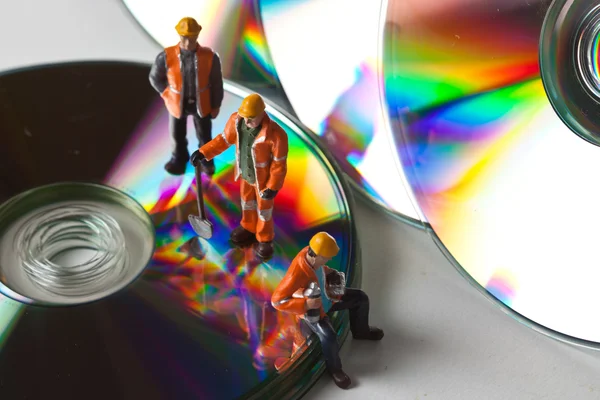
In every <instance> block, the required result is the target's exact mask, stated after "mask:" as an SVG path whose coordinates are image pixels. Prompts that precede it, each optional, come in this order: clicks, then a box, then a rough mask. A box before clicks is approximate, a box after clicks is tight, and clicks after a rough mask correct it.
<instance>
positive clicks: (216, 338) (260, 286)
mask: <svg viewBox="0 0 600 400" xmlns="http://www.w3.org/2000/svg"><path fill="white" fill-rule="evenodd" d="M226 89H227V92H226V95H225V100H224V102H223V105H222V108H221V113H220V115H219V117H218V118H217V119H215V120H214V121H213V137H214V136H216V135H217V134H219V133H220V130H222V129H223V127H224V125H225V122H226V120H227V118H228V117H229V116H230V115H231V114H232V113H233V112H235V111H236V110H237V108H238V107H239V104H240V102H241V100H242V98H243V97H244V96H245V95H246V94H245V92H243V91H242V90H241V89H238V88H237V87H235V86H231V85H229V84H228V85H227V87H226ZM267 111H268V112H269V113H270V116H271V117H272V118H273V119H274V120H275V121H276V122H278V123H279V124H280V125H281V126H282V127H284V129H285V130H286V132H287V134H288V141H289V155H288V174H287V176H286V181H285V184H284V187H283V189H282V190H281V191H280V192H279V193H278V195H277V198H276V201H275V210H274V214H273V219H274V221H275V232H276V238H275V245H276V251H275V255H274V257H273V258H272V259H271V260H269V261H268V262H264V263H263V262H261V261H259V260H257V259H256V256H255V254H254V252H253V250H252V249H251V248H237V247H232V246H231V244H230V243H229V241H228V240H229V234H230V232H231V230H232V229H233V228H235V227H236V226H237V225H238V224H239V220H240V218H241V213H240V196H239V183H238V182H235V181H234V179H233V177H234V169H233V167H234V162H235V153H234V148H233V147H232V148H230V149H228V150H227V151H226V152H224V153H223V154H222V155H220V156H219V157H217V158H216V159H215V164H216V174H215V175H214V177H213V178H212V180H211V179H209V178H206V177H205V176H203V181H202V182H201V184H202V185H203V193H204V198H205V206H206V211H207V215H208V218H209V219H210V220H211V221H212V222H213V225H214V236H213V237H212V238H211V239H210V240H204V239H200V238H198V237H196V235H195V233H194V232H193V230H192V229H191V227H190V225H189V223H188V221H187V216H188V214H190V213H197V206H196V201H195V196H196V194H195V193H196V189H195V185H196V184H197V183H196V182H195V178H194V171H193V168H192V167H191V165H190V166H188V170H187V171H186V173H185V175H182V176H170V175H168V174H167V173H166V172H165V171H164V168H163V166H164V163H165V162H166V161H168V159H169V157H170V151H169V149H170V148H171V139H170V136H169V134H168V113H167V111H166V109H165V108H164V106H163V103H162V100H160V99H158V100H157V102H156V104H154V105H153V106H152V107H151V108H150V109H149V111H148V113H147V115H146V116H145V117H144V119H142V120H141V121H140V124H139V126H138V128H137V130H136V132H135V133H134V134H133V135H132V137H131V139H130V140H129V144H128V145H127V146H126V147H125V148H124V149H123V151H122V153H121V155H120V157H119V158H118V159H117V161H116V163H115V164H114V168H113V169H112V170H111V171H110V172H109V173H108V174H107V176H106V179H105V183H107V184H109V185H111V186H114V187H117V188H120V189H122V190H123V191H125V192H127V193H129V194H130V195H131V196H133V197H134V198H135V199H137V200H138V201H139V202H140V203H141V204H142V205H143V207H144V208H145V209H146V210H147V211H148V212H149V213H150V214H151V216H152V219H153V221H154V222H155V227H156V235H157V239H156V252H155V254H154V256H153V260H152V263H151V265H150V266H149V267H148V268H147V270H146V272H145V273H144V275H143V278H142V281H143V282H144V284H145V285H150V287H149V288H146V289H144V290H145V291H150V292H152V293H153V295H152V296H149V295H143V294H142V289H141V286H139V287H138V286H134V288H133V291H134V292H136V293H139V296H140V297H142V298H144V301H146V302H147V303H148V304H149V305H150V306H151V307H153V308H156V309H157V310H158V309H160V308H161V307H160V301H158V300H156V298H157V297H160V298H162V299H163V300H162V301H164V302H167V303H169V304H171V306H172V307H176V308H177V309H179V310H181V312H183V313H185V314H186V315H188V316H189V317H188V318H193V321H195V322H194V324H198V325H200V326H202V329H205V330H209V331H210V332H212V333H211V337H212V339H211V340H210V342H209V343H205V344H204V345H203V346H204V347H203V349H205V350H207V349H209V348H210V349H212V350H210V351H211V354H212V356H213V357H216V358H219V359H220V358H222V357H224V356H227V357H231V356H233V355H232V354H230V353H231V350H227V349H228V348H236V347H237V348H242V349H244V350H243V352H244V354H242V355H239V356H236V357H238V358H239V360H240V361H239V365H237V366H235V365H231V366H229V367H228V368H231V369H233V370H234V371H235V373H236V374H240V379H239V380H236V382H237V383H236V385H237V386H236V385H233V386H231V385H230V386H231V387H229V388H228V389H227V390H226V391H225V392H227V393H221V394H220V395H222V396H225V397H227V398H229V397H230V396H231V395H232V394H234V392H235V395H236V396H239V395H242V394H244V393H245V391H247V390H250V389H251V388H252V386H253V385H261V382H264V381H266V380H267V379H269V377H270V376H271V375H272V374H274V373H275V371H274V369H273V362H274V360H275V359H276V358H279V357H289V355H290V353H291V350H292V341H293V332H294V328H295V326H296V322H295V320H294V319H293V317H292V316H290V315H284V314H281V313H279V312H277V311H276V310H275V309H273V308H272V306H271V303H270V297H271V293H272V292H273V290H274V289H275V287H276V285H277V284H278V283H279V281H280V279H281V278H282V277H283V275H284V274H285V271H286V269H287V267H288V266H289V263H290V262H291V260H292V258H293V257H294V256H295V255H296V254H297V253H298V252H299V251H300V250H301V249H302V248H303V247H304V246H306V245H307V244H308V241H309V239H310V238H311V237H312V235H314V234H315V233H316V232H318V231H321V230H325V231H327V232H329V233H330V234H332V235H333V236H334V237H335V238H336V240H337V241H338V243H339V244H340V247H341V250H342V251H340V256H338V257H336V258H335V259H334V260H332V262H331V265H330V266H331V267H332V268H335V269H338V270H342V271H345V272H346V273H347V274H350V276H352V274H353V270H352V268H351V267H349V266H350V265H352V263H353V262H354V261H353V254H352V250H351V249H352V246H353V244H352V240H353V238H352V237H351V229H350V225H349V224H350V220H349V218H350V214H349V209H348V204H347V202H346V198H345V196H344V194H343V193H341V192H340V187H341V186H340V183H339V181H338V180H337V177H336V176H335V175H333V174H332V170H331V169H330V168H329V167H328V166H327V165H328V163H327V162H326V161H325V160H324V159H323V158H321V156H320V154H319V152H318V151H317V150H316V149H315V148H313V147H311V146H310V145H309V142H307V139H306V138H305V137H304V136H303V134H302V132H301V131H299V130H298V129H297V128H295V127H294V126H293V124H292V122H291V121H289V120H288V119H287V118H285V117H284V116H283V115H281V114H279V113H277V112H275V111H273V110H272V109H270V108H268V109H267ZM188 126H189V132H188V137H189V138H192V137H194V133H193V124H191V121H190V123H189V125H188ZM189 142H190V144H189V146H190V147H189V151H190V153H191V152H192V151H193V150H194V149H195V148H196V146H197V142H196V140H195V139H192V140H190V141H189ZM325 301H326V302H327V300H326V299H325ZM329 306H330V303H328V302H327V304H326V307H329ZM164 316H165V318H167V319H171V318H174V317H173V316H172V315H171V314H170V313H166V314H164ZM173 322H175V321H173ZM207 346H208V347H207ZM219 349H220V350H219ZM237 351H240V350H237ZM171 362H175V363H176V362H177V361H171ZM234 364H235V363H234ZM182 368H183V367H182ZM195 384H196V385H199V384H201V385H205V386H206V387H205V388H202V389H200V391H199V393H204V394H207V393H213V392H214V390H217V387H216V386H215V387H213V386H211V385H217V384H218V382H210V380H206V381H202V380H200V381H197V382H195ZM219 390H221V389H219Z"/></svg>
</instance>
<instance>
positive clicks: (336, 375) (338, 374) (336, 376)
mask: <svg viewBox="0 0 600 400" xmlns="http://www.w3.org/2000/svg"><path fill="white" fill-rule="evenodd" d="M330 374H331V377H332V378H333V381H334V382H335V384H336V385H337V386H338V387H339V388H340V389H348V388H349V387H350V385H351V384H352V380H351V379H350V377H349V376H348V375H346V373H345V372H344V371H342V370H341V369H340V370H338V371H334V372H330Z"/></svg>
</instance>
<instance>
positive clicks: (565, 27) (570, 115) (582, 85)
mask: <svg viewBox="0 0 600 400" xmlns="http://www.w3.org/2000/svg"><path fill="white" fill-rule="evenodd" d="M539 61H540V73H541V77H542V81H543V84H544V88H545V90H546V94H547V95H548V98H549V100H550V103H551V104H552V106H553V108H554V110H555V111H556V113H557V114H558V116H559V117H560V118H561V119H562V121H563V122H564V123H565V124H566V125H567V126H568V127H569V128H570V130H571V131H572V132H573V133H575V134H576V135H578V136H579V137H581V138H583V139H584V140H586V141H588V142H589V143H591V144H594V145H597V146H598V145H600V0H555V1H554V2H553V3H552V5H551V6H550V8H549V10H548V12H547V13H546V18H545V20H544V25H543V27H542V32H541V40H540V48H539Z"/></svg>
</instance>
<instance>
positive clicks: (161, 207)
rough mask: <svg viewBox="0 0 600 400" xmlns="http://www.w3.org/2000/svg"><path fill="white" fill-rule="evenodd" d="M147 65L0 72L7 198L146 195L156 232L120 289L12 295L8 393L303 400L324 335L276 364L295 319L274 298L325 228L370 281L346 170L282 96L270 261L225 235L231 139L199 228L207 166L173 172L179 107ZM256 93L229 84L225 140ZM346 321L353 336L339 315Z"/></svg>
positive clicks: (1, 197)
mask: <svg viewBox="0 0 600 400" xmlns="http://www.w3.org/2000/svg"><path fill="white" fill-rule="evenodd" d="M148 73H149V66H146V65H135V64H121V63H86V64H61V65H52V66H47V67H43V68H36V69H27V70H21V71H17V72H11V73H8V74H3V75H0V111H1V114H2V115H3V117H4V118H2V119H1V120H0V153H1V154H2V161H1V165H2V168H0V202H4V201H5V200H7V199H8V198H10V197H12V196H14V195H16V194H18V193H20V192H23V191H25V190H27V189H30V188H32V187H37V186H40V185H45V184H49V183H53V182H59V181H65V180H71V181H86V182H101V183H104V184H106V185H109V186H112V187H115V188H117V189H120V190H122V191H124V192H125V193H128V194H129V195H130V196H132V197H133V198H134V199H136V200H137V201H138V202H139V203H140V204H141V205H142V206H143V207H144V209H145V210H146V211H147V212H148V213H149V214H150V216H151V218H152V220H153V221H154V227H155V230H156V251H155V253H154V255H153V258H152V261H151V263H150V264H149V265H148V267H147V268H146V270H145V272H144V273H143V274H142V276H141V277H140V278H139V279H138V280H136V281H135V282H134V283H133V284H132V285H130V286H128V287H127V288H126V289H125V290H122V291H121V292H119V293H117V294H115V295H113V296H110V297H108V298H105V299H103V300H100V301H97V302H94V303H90V304H85V305H80V306H74V307H55V308H46V307H38V306H31V305H28V304H27V299H25V298H22V297H19V296H14V297H15V298H16V299H12V298H9V297H7V296H1V295H0V397H1V398H3V399H4V398H7V399H8V398H42V397H43V398H58V397H63V398H80V399H83V398H90V393H93V395H94V396H93V397H94V398H105V399H113V398H151V399H155V398H165V399H188V398H189V399H192V398H193V399H198V398H209V399H233V398H240V397H242V398H261V399H263V398H276V399H287V398H297V397H298V396H299V395H301V394H302V393H303V392H304V391H305V390H307V389H308V388H309V387H310V386H311V385H312V383H314V381H315V380H316V378H317V377H318V375H319V373H320V372H321V371H322V370H323V362H322V360H321V357H320V351H319V350H318V349H317V347H316V346H312V347H311V348H309V350H308V351H307V352H306V354H305V356H303V357H301V358H300V359H299V361H297V362H295V363H294V364H293V365H292V367H291V368H290V369H288V370H287V371H285V372H284V373H281V374H280V373H278V372H277V371H275V369H274V367H273V362H274V360H275V359H276V358H277V357H287V356H289V354H290V351H291V346H292V340H293V337H292V336H290V335H292V334H293V331H292V329H291V328H292V327H293V326H294V321H293V319H292V318H291V317H290V316H289V315H286V314H281V313H278V312H276V311H275V310H274V309H273V308H272V306H271V304H270V295H271V292H272V291H273V289H274V288H275V286H276V285H277V284H278V283H279V280H280V279H281V278H282V277H283V275H284V273H285V271H286V269H287V267H288V266H289V263H290V262H291V259H292V258H293V257H294V256H295V255H296V254H297V252H298V251H299V250H300V249H301V248H303V247H304V246H306V245H307V243H308V241H309V239H310V237H311V236H312V235H313V234H314V233H316V232H318V231H322V230H325V231H327V232H329V233H331V234H332V235H333V236H334V237H335V238H336V239H337V241H338V244H339V245H340V247H341V251H340V253H339V254H340V255H339V256H338V257H336V258H334V259H333V260H332V261H331V263H330V266H331V267H332V268H335V269H338V270H340V271H344V272H345V273H346V274H347V276H348V277H349V278H350V279H349V283H348V284H349V285H357V283H358V282H357V276H358V275H357V274H356V272H357V268H358V265H357V264H356V251H357V250H356V249H357V244H356V242H355V240H356V237H355V231H354V225H353V221H352V216H351V210H350V204H349V199H348V198H347V197H346V191H345V185H344V184H343V182H342V181H341V180H340V179H339V176H338V173H337V172H336V171H337V167H336V166H335V165H332V164H331V163H330V162H329V161H328V158H327V156H325V154H324V153H323V151H321V150H320V149H319V148H318V147H317V146H315V144H314V143H313V141H312V140H313V139H312V138H313V136H310V135H307V134H305V133H304V132H303V131H302V130H301V129H300V128H299V127H298V126H297V125H295V124H294V123H293V121H292V120H290V119H289V118H287V117H286V116H285V115H283V114H282V113H281V112H278V111H277V110H275V109H273V108H272V107H271V106H269V108H267V111H268V112H269V114H270V115H271V117H272V118H273V119H274V120H275V121H277V122H278V123H279V124H280V125H281V126H282V127H284V129H285V130H286V132H287V134H288V139H289V156H288V171H289V172H288V175H287V178H286V181H285V184H284V187H283V189H282V190H281V191H280V192H279V193H278V195H277V197H276V200H275V209H274V214H273V218H274V221H275V232H276V238H275V255H274V257H273V258H272V259H271V260H270V261H268V262H260V261H258V260H256V258H255V256H254V253H253V251H252V249H241V248H237V247H232V245H230V243H229V241H228V239H229V233H230V232H231V230H232V229H233V228H235V227H236V226H237V225H238V223H239V219H240V202H239V182H234V181H233V164H234V157H235V156H234V150H233V148H231V149H228V150H227V151H226V152H225V153H223V154H222V155H220V156H219V157H217V158H216V168H217V172H216V174H215V176H214V177H213V179H212V181H209V180H208V179H206V178H205V179H204V180H203V182H202V185H203V188H204V195H205V197H204V198H205V205H206V211H207V216H208V218H209V219H210V220H211V221H212V223H213V225H214V236H213V237H212V238H211V239H210V240H204V239H198V238H197V237H196V236H195V234H194V232H193V231H192V229H191V227H190V225H189V223H188V215H189V214H191V213H197V212H198V211H197V206H196V199H195V197H196V194H195V185H196V183H195V179H194V171H193V169H192V168H191V166H189V167H188V170H187V171H186V173H185V175H183V176H178V177H176V176H170V175H168V174H167V173H166V172H165V171H164V169H163V165H164V164H165V162H166V161H167V160H168V159H169V157H170V149H171V141H170V140H171V139H170V136H169V131H168V114H167V111H166V109H165V107H164V105H163V103H162V100H161V99H160V97H159V96H158V95H157V94H156V93H155V92H154V91H153V90H152V88H151V87H150V85H149V83H148ZM115 88H118V89H115ZM57 93H60V97H59V98H60V101H57V98H56V94H57ZM247 94H248V92H246V91H245V89H242V88H240V87H238V86H234V85H232V84H230V83H228V82H227V83H226V95H225V100H224V102H223V106H222V109H221V114H220V116H219V117H218V118H217V119H216V120H214V121H213V136H216V135H217V134H218V133H220V132H221V130H222V129H223V127H224V124H225V121H226V118H227V116H228V115H230V114H231V113H232V112H234V111H235V110H237V108H238V107H239V104H240V102H241V100H242V98H243V97H245V96H246V95H247ZM188 126H189V132H188V133H189V134H188V138H189V139H190V151H192V150H193V149H194V148H195V146H196V145H197V142H196V139H195V137H194V134H193V133H192V132H193V130H192V126H193V124H192V123H191V120H190V121H189V125H188ZM192 138H194V139H192ZM0 234H1V232H0ZM324 301H327V300H326V299H324ZM329 305H330V304H329V303H327V304H326V307H329ZM334 320H335V324H336V326H337V327H338V328H339V329H340V330H339V332H340V335H342V334H343V333H344V332H345V331H346V330H347V327H346V326H345V325H344V324H342V315H335V316H334ZM34 381H35V384H32V382H34Z"/></svg>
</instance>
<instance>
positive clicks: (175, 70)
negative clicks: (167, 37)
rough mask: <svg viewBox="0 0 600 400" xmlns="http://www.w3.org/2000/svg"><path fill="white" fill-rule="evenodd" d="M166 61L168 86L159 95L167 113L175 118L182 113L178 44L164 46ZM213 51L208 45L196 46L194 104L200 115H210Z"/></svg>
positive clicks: (179, 51) (181, 83)
mask: <svg viewBox="0 0 600 400" xmlns="http://www.w3.org/2000/svg"><path fill="white" fill-rule="evenodd" d="M165 55H166V63H167V81H168V84H169V85H168V86H167V88H166V89H165V90H164V91H163V92H162V94H161V97H162V98H163V100H164V101H165V106H166V107H167V110H168V111H169V113H170V114H171V115H172V116H174V117H175V118H181V117H182V114H183V98H182V93H183V79H182V76H183V75H182V73H181V59H180V57H181V48H180V47H179V44H177V45H175V46H171V47H167V48H165ZM213 58H214V52H213V51H212V49H211V48H209V47H202V46H200V45H197V47H196V104H197V105H198V114H199V115H200V116H201V117H206V116H207V115H210V113H211V111H212V107H211V103H210V71H211V68H212V63H213Z"/></svg>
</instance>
